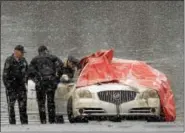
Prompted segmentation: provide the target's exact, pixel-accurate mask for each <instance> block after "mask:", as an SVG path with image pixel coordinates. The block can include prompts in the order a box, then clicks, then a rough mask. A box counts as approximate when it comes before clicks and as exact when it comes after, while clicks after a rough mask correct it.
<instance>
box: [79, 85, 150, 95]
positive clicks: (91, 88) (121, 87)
mask: <svg viewBox="0 0 185 133" xmlns="http://www.w3.org/2000/svg"><path fill="white" fill-rule="evenodd" d="M78 89H88V90H89V91H90V92H91V93H97V92H100V91H110V90H128V91H135V92H143V91H145V90H147V88H144V87H140V88H135V87H131V86H128V85H124V84H119V83H106V84H100V85H97V84H96V85H91V86H86V87H81V88H78Z"/></svg>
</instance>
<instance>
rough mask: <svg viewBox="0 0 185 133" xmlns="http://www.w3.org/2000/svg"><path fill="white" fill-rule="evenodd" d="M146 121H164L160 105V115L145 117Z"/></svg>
mask: <svg viewBox="0 0 185 133" xmlns="http://www.w3.org/2000/svg"><path fill="white" fill-rule="evenodd" d="M147 122H165V116H164V112H163V110H162V107H161V113H160V116H156V117H150V118H147Z"/></svg>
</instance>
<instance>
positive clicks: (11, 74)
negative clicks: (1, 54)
mask: <svg viewBox="0 0 185 133" xmlns="http://www.w3.org/2000/svg"><path fill="white" fill-rule="evenodd" d="M27 69H28V63H27V61H26V59H25V58H24V57H23V58H22V59H20V60H19V61H17V60H16V59H15V57H14V55H11V56H9V57H8V58H7V59H6V61H5V64H4V70H3V82H4V85H5V87H6V88H9V87H13V86H15V85H16V86H17V85H20V86H22V85H23V86H24V85H25V83H26V72H27Z"/></svg>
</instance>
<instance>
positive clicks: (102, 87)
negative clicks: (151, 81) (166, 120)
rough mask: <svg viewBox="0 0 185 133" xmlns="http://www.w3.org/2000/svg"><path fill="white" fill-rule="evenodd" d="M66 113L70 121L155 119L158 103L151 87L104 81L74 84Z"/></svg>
mask: <svg viewBox="0 0 185 133" xmlns="http://www.w3.org/2000/svg"><path fill="white" fill-rule="evenodd" d="M67 113H68V119H69V121H70V122H71V123H74V122H79V121H84V122H87V121H88V120H101V119H107V118H108V119H109V120H119V121H120V120H121V119H129V118H131V119H132V118H134V119H135V118H146V119H147V120H154V119H155V120H159V118H160V116H161V106H160V99H159V96H158V93H157V92H156V91H155V90H152V89H148V88H141V87H140V88H133V87H130V86H126V85H123V84H119V83H106V84H105V83H104V84H96V85H91V86H86V87H81V88H75V86H74V89H73V91H72V93H71V96H70V97H69V99H68V103H67ZM150 118H152V119H150ZM156 118H158V119H156Z"/></svg>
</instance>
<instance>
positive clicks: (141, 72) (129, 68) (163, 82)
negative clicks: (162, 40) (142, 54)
mask: <svg viewBox="0 0 185 133" xmlns="http://www.w3.org/2000/svg"><path fill="white" fill-rule="evenodd" d="M80 63H81V65H82V71H81V73H80V76H79V78H78V81H77V87H82V86H89V85H93V84H96V83H102V82H111V81H116V82H120V83H123V84H127V85H130V86H134V87H137V86H144V87H147V88H151V89H155V90H156V91H157V92H158V94H159V97H160V102H161V106H162V110H163V112H164V114H165V119H166V121H174V120H175V118H176V110H175V102H174V95H173V93H172V90H171V88H170V83H169V81H168V79H167V77H166V76H165V75H164V74H163V73H161V72H159V71H158V70H156V69H154V68H152V67H151V66H149V65H147V64H146V63H145V62H143V61H133V60H123V59H114V58H113V50H104V51H98V52H96V53H94V54H92V55H89V56H86V57H84V58H83V59H82V60H81V61H80Z"/></svg>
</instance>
